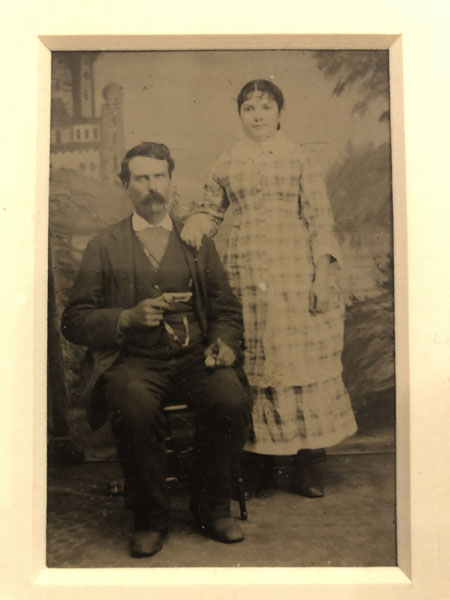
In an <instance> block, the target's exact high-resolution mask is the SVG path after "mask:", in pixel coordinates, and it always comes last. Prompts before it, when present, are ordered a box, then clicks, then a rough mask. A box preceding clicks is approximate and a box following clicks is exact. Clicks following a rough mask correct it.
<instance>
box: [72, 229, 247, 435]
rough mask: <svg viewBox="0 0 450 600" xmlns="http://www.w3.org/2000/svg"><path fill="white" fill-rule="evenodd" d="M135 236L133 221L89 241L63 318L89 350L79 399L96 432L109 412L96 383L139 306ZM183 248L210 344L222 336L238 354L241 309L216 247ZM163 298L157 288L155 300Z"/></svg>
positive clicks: (75, 340) (76, 339)
mask: <svg viewBox="0 0 450 600" xmlns="http://www.w3.org/2000/svg"><path fill="white" fill-rule="evenodd" d="M182 227H183V224H182V223H179V222H177V221H174V232H175V233H176V234H177V235H179V233H180V231H181V229H182ZM134 236H135V234H134V232H133V229H132V225H131V217H129V218H127V219H126V220H125V221H121V222H120V223H117V224H116V225H113V226H112V227H111V228H109V229H108V230H106V231H105V232H104V233H101V234H99V235H98V236H96V237H95V238H94V239H93V240H91V241H90V242H89V244H88V245H87V248H86V251H85V254H84V256H83V260H82V262H81V266H80V271H79V273H78V275H77V278H76V279H75V283H74V285H73V289H72V292H71V295H70V298H69V302H68V304H67V307H66V309H65V310H64V313H63V317H62V332H63V334H64V336H65V337H66V338H67V339H68V340H69V341H71V342H73V343H74V344H79V345H81V346H87V353H86V358H85V360H84V362H83V365H82V381H81V395H82V399H83V400H84V401H85V402H86V403H87V410H88V417H89V422H90V424H91V427H92V428H93V429H98V428H99V427H101V426H102V425H103V424H104V423H105V421H106V418H107V408H106V405H105V402H104V401H103V400H102V397H101V394H100V390H98V386H97V388H96V384H97V382H98V381H99V379H100V377H101V376H102V375H103V373H104V372H105V371H106V370H107V369H108V368H109V367H110V366H111V365H112V364H113V363H114V362H115V361H116V359H117V358H118V356H119V354H120V352H121V349H122V347H123V343H124V338H122V340H120V336H118V320H119V315H120V313H121V311H122V310H123V309H124V308H131V307H133V306H135V305H136V303H137V302H136V293H135V272H134V265H133V255H134V253H133V245H134V243H135V240H134ZM180 241H181V238H180ZM181 245H182V248H183V252H184V255H185V257H186V262H187V265H188V267H189V270H190V272H191V276H192V284H193V288H192V289H193V294H194V308H195V312H196V315H197V319H198V321H199V324H200V327H201V329H202V332H203V333H204V335H205V337H206V340H207V343H212V342H213V341H215V340H216V339H217V338H218V337H220V338H222V340H223V341H224V342H225V343H226V344H228V346H230V347H231V348H232V349H233V350H234V352H235V353H236V356H240V350H241V345H242V336H243V322H242V310H241V305H240V303H239V301H238V299H237V298H236V296H235V295H234V294H233V292H232V290H231V288H230V285H229V283H228V279H227V275H226V273H225V271H224V269H223V266H222V263H221V261H220V259H219V256H218V254H217V250H216V248H215V245H214V243H213V242H212V241H210V240H208V239H206V238H204V240H203V244H202V247H201V249H200V250H199V251H198V252H197V251H195V250H193V249H191V248H190V247H189V246H187V244H185V243H184V242H182V241H181ZM159 294H160V292H159V291H156V290H155V297H156V296H158V295H159ZM154 331H155V333H156V329H155V330H154ZM149 335H150V336H151V335H152V329H149ZM125 339H126V338H125Z"/></svg>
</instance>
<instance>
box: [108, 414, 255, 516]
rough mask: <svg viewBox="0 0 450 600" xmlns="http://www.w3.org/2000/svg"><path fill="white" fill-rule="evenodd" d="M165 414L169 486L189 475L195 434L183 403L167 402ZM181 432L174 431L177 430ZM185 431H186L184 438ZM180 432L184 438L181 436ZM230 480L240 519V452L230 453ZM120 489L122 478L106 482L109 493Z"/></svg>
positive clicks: (244, 513)
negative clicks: (231, 455)
mask: <svg viewBox="0 0 450 600" xmlns="http://www.w3.org/2000/svg"><path fill="white" fill-rule="evenodd" d="M163 410H164V413H165V414H166V417H167V419H166V424H167V425H166V426H167V430H166V431H167V433H166V438H165V442H166V455H167V463H168V474H167V478H166V481H167V483H168V485H169V486H173V487H174V486H176V485H177V484H179V483H180V481H182V480H183V479H184V480H188V479H189V473H188V472H189V471H190V469H191V468H192V464H193V456H194V453H195V441H194V437H195V434H194V432H193V430H194V427H193V424H192V419H191V418H190V413H189V407H188V405H187V404H168V405H167V406H165V407H164V409H163ZM180 431H181V434H182V435H177V432H178V433H180ZM186 431H188V432H189V435H188V437H187V438H186ZM183 435H184V439H183V440H182V441H183V443H182V441H181V438H182V437H183ZM230 477H231V484H232V487H233V498H234V499H235V500H237V501H238V503H239V510H240V517H241V519H242V520H243V521H246V520H247V518H248V514H247V506H246V501H245V492H244V482H243V478H242V474H241V454H240V453H239V454H238V455H237V456H235V457H233V459H232V464H231V474H230ZM123 491H124V482H123V480H113V481H111V482H110V483H109V485H108V492H109V494H110V495H112V496H121V495H123Z"/></svg>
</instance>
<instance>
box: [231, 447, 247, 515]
mask: <svg viewBox="0 0 450 600" xmlns="http://www.w3.org/2000/svg"><path fill="white" fill-rule="evenodd" d="M231 483H232V485H233V487H234V489H235V498H236V500H237V501H238V502H239V509H240V513H241V520H242V521H246V520H247V519H248V513H247V503H246V500H245V490H244V479H243V477H242V472H241V453H240V452H239V454H237V455H236V456H233V457H232V459H231Z"/></svg>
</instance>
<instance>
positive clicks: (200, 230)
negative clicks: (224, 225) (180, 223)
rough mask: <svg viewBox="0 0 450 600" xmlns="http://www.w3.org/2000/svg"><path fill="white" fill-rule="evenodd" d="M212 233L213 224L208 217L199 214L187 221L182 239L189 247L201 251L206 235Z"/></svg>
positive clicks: (182, 232)
mask: <svg viewBox="0 0 450 600" xmlns="http://www.w3.org/2000/svg"><path fill="white" fill-rule="evenodd" d="M210 231H211V223H210V222H209V218H208V216H207V215H205V214H202V213H198V214H196V215H192V217H189V219H188V220H187V221H186V223H185V225H184V227H183V229H182V230H181V239H182V240H183V242H186V244H188V245H189V246H192V247H193V248H195V249H196V250H200V248H201V246H202V240H203V236H204V235H208V234H209V233H210Z"/></svg>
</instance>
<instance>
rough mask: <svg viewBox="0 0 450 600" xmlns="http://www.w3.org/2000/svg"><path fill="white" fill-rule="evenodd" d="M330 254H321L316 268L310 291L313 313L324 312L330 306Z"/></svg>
mask: <svg viewBox="0 0 450 600" xmlns="http://www.w3.org/2000/svg"><path fill="white" fill-rule="evenodd" d="M329 263H330V257H329V255H328V254H326V255H324V256H321V257H320V259H319V261H318V263H317V268H316V273H315V276H314V281H313V284H312V286H311V291H310V292H309V311H310V312H311V313H313V314H314V313H324V312H326V311H327V310H328V308H329V306H330V289H329V286H328V265H329Z"/></svg>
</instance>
